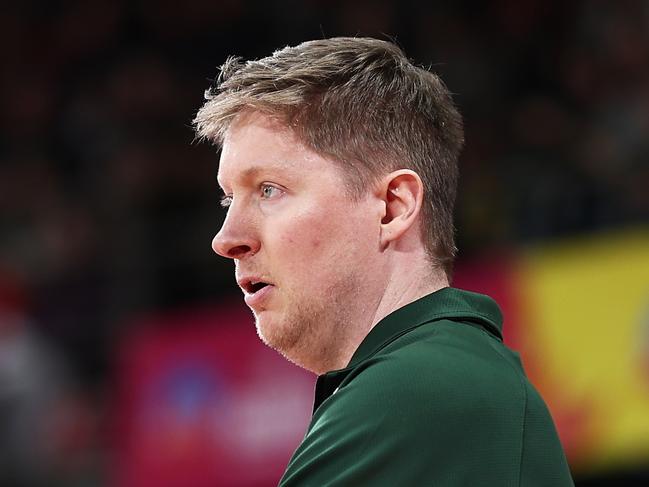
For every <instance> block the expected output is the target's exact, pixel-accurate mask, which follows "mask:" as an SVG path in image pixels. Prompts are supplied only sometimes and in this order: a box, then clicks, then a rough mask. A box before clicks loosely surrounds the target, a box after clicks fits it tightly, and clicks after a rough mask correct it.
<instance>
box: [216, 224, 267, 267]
mask: <svg viewBox="0 0 649 487" xmlns="http://www.w3.org/2000/svg"><path fill="white" fill-rule="evenodd" d="M234 217H235V215H234V214H233V213H228V216H227V217H226V218H225V221H224V222H223V226H222V227H221V230H219V232H218V233H217V234H216V235H215V236H214V239H213V240H212V249H213V250H214V252H216V253H217V254H219V255H221V256H223V257H227V258H229V259H243V258H244V257H247V256H250V255H254V254H256V253H257V252H258V251H259V247H260V245H261V244H260V242H259V239H258V238H256V237H255V233H254V231H253V229H252V227H251V225H249V224H246V223H245V222H244V221H242V220H241V219H239V220H238V221H237V219H235V218H234Z"/></svg>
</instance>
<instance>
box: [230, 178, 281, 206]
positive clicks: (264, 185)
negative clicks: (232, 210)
mask: <svg viewBox="0 0 649 487" xmlns="http://www.w3.org/2000/svg"><path fill="white" fill-rule="evenodd" d="M267 188H268V189H271V190H275V191H281V189H279V188H278V187H276V186H273V185H272V184H267V183H264V184H261V185H260V186H259V192H260V194H261V197H262V198H263V199H268V198H271V196H266V195H265V194H264V190H265V189H267ZM231 204H232V196H230V195H227V194H226V195H223V196H222V197H221V206H222V207H223V208H229V207H230V205H231Z"/></svg>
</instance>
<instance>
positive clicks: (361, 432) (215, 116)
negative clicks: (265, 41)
mask: <svg viewBox="0 0 649 487" xmlns="http://www.w3.org/2000/svg"><path fill="white" fill-rule="evenodd" d="M206 99H207V101H206V103H205V105H204V106H203V107H202V108H201V109H200V111H199V112H198V114H197V116H196V120H195V125H196V129H197V133H198V135H199V136H201V137H204V138H208V139H210V140H211V141H213V142H214V143H216V144H218V145H220V146H222V153H221V159H220V166H219V173H218V181H219V185H220V186H221V187H222V189H223V192H224V197H223V204H224V205H225V206H227V207H228V214H227V217H226V219H225V222H224V224H223V227H222V228H221V230H220V231H219V233H218V234H217V235H216V237H215V238H214V241H213V248H214V250H215V251H216V252H217V253H218V254H220V255H222V256H224V257H228V258H231V259H234V262H235V268H236V271H235V274H236V279H237V282H238V284H239V286H240V287H241V289H242V290H243V293H244V295H245V301H246V303H247V304H248V306H249V307H250V308H251V309H252V311H253V313H254V315H255V319H256V326H257V331H258V333H259V336H260V337H261V339H262V340H263V341H264V342H265V343H266V344H268V345H269V346H271V347H273V348H275V349H276V350H278V351H279V352H280V353H282V354H283V355H284V356H285V357H286V358H288V359H289V360H291V361H293V362H295V363H296V364H298V365H300V366H302V367H304V368H306V369H308V370H311V371H313V372H314V373H316V374H318V375H319V377H318V381H317V385H316V397H315V406H314V413H313V418H312V421H311V424H310V425H309V428H308V431H307V433H306V436H305V438H304V440H303V441H302V444H301V445H300V446H299V447H298V449H297V451H296V452H295V454H294V455H293V458H292V459H291V461H290V462H289V465H288V467H287V469H286V472H285V474H284V476H283V477H282V480H281V481H280V485H282V486H298V485H299V486H325V485H327V486H328V485H336V486H366V485H367V486H376V485H385V486H421V485H435V486H447V485H448V486H460V485H467V486H499V487H500V486H548V487H550V486H552V487H561V486H569V485H572V480H571V478H570V473H569V470H568V466H567V463H566V459H565V456H564V454H563V451H562V449H561V445H560V443H559V440H558V438H557V434H556V431H555V428H554V425H553V422H552V419H551V417H550V415H549V413H548V411H547V409H546V407H545V405H544V403H543V400H542V399H541V398H540V396H539V395H538V393H537V392H536V391H535V390H534V388H533V387H532V385H531V384H530V383H529V382H528V381H527V379H526V377H525V374H524V372H523V370H522V368H521V364H520V362H519V359H518V356H517V354H515V353H514V352H512V351H510V350H509V349H507V348H506V347H505V346H504V345H503V343H502V335H501V326H502V317H501V314H500V311H499V309H498V307H497V305H496V304H495V302H493V301H492V300H491V299H490V298H488V297H486V296H482V295H478V294H474V293H470V292H465V291H461V290H459V289H453V288H450V287H449V280H450V275H451V267H452V263H453V258H454V256H455V245H454V236H453V233H454V230H453V221H452V213H453V205H454V200H455V192H456V182H457V159H458V155H459V153H460V150H461V147H462V144H463V130H462V121H461V117H460V115H459V113H458V112H457V110H456V108H455V107H454V105H453V102H452V100H451V96H450V95H449V92H448V90H447V89H446V88H445V86H444V84H443V83H442V82H441V81H440V79H439V78H438V77H437V76H435V75H434V74H432V73H430V72H428V71H426V70H424V69H421V68H418V67H416V66H414V65H413V64H411V63H410V62H409V61H408V59H407V58H406V57H405V56H404V54H403V53H402V52H401V50H400V49H399V48H398V47H396V46H395V45H393V44H391V43H388V42H384V41H378V40H374V39H362V38H334V39H324V40H318V41H311V42H305V43H303V44H300V45H298V46H296V47H287V48H285V49H282V50H280V51H277V52H275V53H274V54H273V55H272V56H270V57H267V58H264V59H260V60H257V61H248V62H245V63H243V62H241V61H240V60H239V59H236V58H231V59H229V60H228V61H227V62H226V63H225V65H224V66H222V68H221V75H220V77H219V79H218V82H217V83H216V85H215V86H214V87H213V88H212V89H211V90H208V92H207V93H206Z"/></svg>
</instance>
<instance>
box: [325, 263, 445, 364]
mask: <svg viewBox="0 0 649 487" xmlns="http://www.w3.org/2000/svg"><path fill="white" fill-rule="evenodd" d="M405 268H408V267H405ZM383 283H384V285H383V286H382V287H381V288H379V289H376V294H375V299H373V300H372V299H370V300H368V301H366V302H365V303H366V305H365V306H364V307H362V309H359V310H358V311H359V314H358V316H356V318H355V319H353V320H352V322H356V323H357V324H358V326H357V327H354V328H348V333H349V335H348V336H347V339H346V340H345V343H341V344H340V345H339V348H338V351H339V353H338V354H337V357H336V363H335V364H333V363H331V364H328V367H325V368H324V369H321V370H320V371H318V372H316V373H322V372H326V371H328V370H335V369H341V368H344V367H346V366H347V364H349V361H350V360H351V358H352V356H353V355H354V352H355V351H356V349H357V348H358V347H359V345H360V344H361V342H362V341H363V340H364V339H365V337H366V336H367V335H368V333H369V332H370V331H371V330H372V329H373V328H374V327H375V326H376V325H377V323H379V322H380V321H381V320H382V319H383V318H385V317H386V316H387V315H389V314H390V313H392V312H393V311H396V310H398V309H399V308H402V307H404V306H405V305H407V304H410V303H412V302H413V301H416V300H418V299H419V298H422V297H424V296H426V295H428V294H430V293H433V292H435V291H437V290H439V289H442V288H445V287H448V286H449V283H448V279H447V277H446V274H445V273H444V272H443V271H441V270H439V271H437V272H434V271H431V270H430V268H429V267H428V266H421V267H415V268H414V269H413V270H411V271H408V272H406V273H404V272H403V271H397V272H394V273H391V274H390V275H388V276H387V278H386V279H385V280H384V281H383Z"/></svg>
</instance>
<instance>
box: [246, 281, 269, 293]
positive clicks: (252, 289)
mask: <svg viewBox="0 0 649 487" xmlns="http://www.w3.org/2000/svg"><path fill="white" fill-rule="evenodd" d="M270 285H271V284H270V283H269V282H266V281H261V280H256V279H244V280H243V281H241V282H240V283H239V287H241V289H242V290H243V292H244V293H245V294H256V293H257V292H259V291H261V290H262V289H264V288H265V287H267V286H270Z"/></svg>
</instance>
